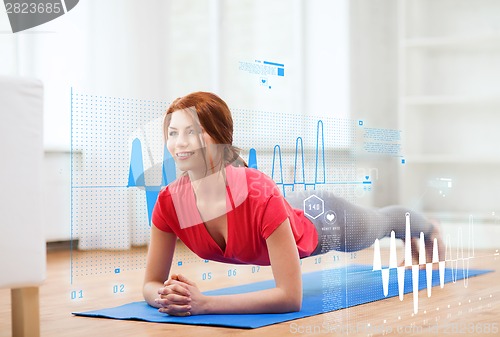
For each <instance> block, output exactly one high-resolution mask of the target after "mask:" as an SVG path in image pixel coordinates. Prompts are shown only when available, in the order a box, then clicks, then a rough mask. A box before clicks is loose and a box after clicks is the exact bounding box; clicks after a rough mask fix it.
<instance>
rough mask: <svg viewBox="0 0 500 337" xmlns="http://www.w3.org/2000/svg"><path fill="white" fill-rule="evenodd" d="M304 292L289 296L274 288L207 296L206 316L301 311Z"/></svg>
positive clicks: (282, 290)
mask: <svg viewBox="0 0 500 337" xmlns="http://www.w3.org/2000/svg"><path fill="white" fill-rule="evenodd" d="M301 306H302V292H300V293H298V294H289V293H287V292H286V291H285V290H284V289H281V288H273V289H266V290H261V291H256V292H251V293H243V294H235V295H220V296H206V299H205V305H204V310H203V311H204V312H203V313H204V314H226V313H232V314H234V313H237V314H251V313H285V312H295V311H299V310H300V308H301Z"/></svg>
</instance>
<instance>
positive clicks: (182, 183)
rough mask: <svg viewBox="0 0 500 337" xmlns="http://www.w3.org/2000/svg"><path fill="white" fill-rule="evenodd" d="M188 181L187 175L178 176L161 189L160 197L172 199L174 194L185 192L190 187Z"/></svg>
mask: <svg viewBox="0 0 500 337" xmlns="http://www.w3.org/2000/svg"><path fill="white" fill-rule="evenodd" d="M188 183H189V178H188V177H187V176H185V175H182V176H180V177H178V178H177V179H175V180H174V181H172V182H171V183H169V184H168V185H167V186H165V187H163V188H162V189H161V190H160V193H159V194H158V199H160V198H161V199H171V198H172V195H175V194H178V193H182V192H185V190H186V188H188V187H190V185H188Z"/></svg>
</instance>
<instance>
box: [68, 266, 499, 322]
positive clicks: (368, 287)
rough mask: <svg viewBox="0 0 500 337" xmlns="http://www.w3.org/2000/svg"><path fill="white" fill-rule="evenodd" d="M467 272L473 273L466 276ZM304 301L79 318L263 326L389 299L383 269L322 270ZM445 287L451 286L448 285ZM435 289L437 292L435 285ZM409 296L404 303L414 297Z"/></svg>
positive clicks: (392, 289)
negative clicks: (273, 310) (229, 310)
mask: <svg viewBox="0 0 500 337" xmlns="http://www.w3.org/2000/svg"><path fill="white" fill-rule="evenodd" d="M488 272H491V270H477V269H470V270H468V271H466V270H461V269H459V270H455V271H454V272H452V270H451V269H448V268H446V269H445V283H448V282H451V281H452V280H453V279H455V280H461V279H463V278H464V277H465V276H468V277H472V276H477V275H481V274H485V273H488ZM419 273H420V275H419V289H420V290H422V289H425V288H426V287H427V282H426V273H425V270H420V272H419ZM467 273H468V274H467ZM302 279H303V288H304V290H303V294H304V295H303V301H302V309H301V310H300V311H299V312H293V313H285V314H237V315H236V314H235V315H227V314H226V315H199V316H188V317H175V316H168V315H166V314H162V313H160V312H158V310H157V309H156V308H153V307H150V306H149V305H148V304H147V303H146V302H144V301H141V302H132V303H128V304H125V305H122V306H119V307H114V308H108V309H101V310H93V311H86V312H74V313H73V314H74V315H76V316H86V317H100V318H113V319H124V320H140V321H148V322H157V323H177V324H192V325H211V326H223V327H233V328H247V329H251V328H259V327H263V326H266V325H271V324H276V323H281V322H286V321H290V320H294V319H298V318H303V317H308V316H313V315H318V314H321V313H325V312H330V311H333V310H338V309H343V308H348V307H352V306H355V305H359V304H364V303H369V302H374V301H378V300H381V299H384V298H386V297H385V296H384V293H383V287H382V275H381V271H372V267H371V266H365V265H350V266H347V267H345V268H339V269H331V270H324V271H317V272H313V273H306V274H303V277H302ZM438 285H439V271H438V270H433V275H432V286H433V287H434V286H438ZM274 286H275V283H274V281H273V280H270V281H263V282H257V283H251V284H246V285H241V286H236V287H230V288H224V289H219V290H213V291H207V292H204V293H205V294H207V295H227V294H236V293H244V292H251V291H257V290H262V289H268V288H272V287H274ZM445 289H446V286H445ZM412 290H413V286H412V274H411V270H410V269H407V270H406V272H405V282H404V293H405V294H406V293H409V292H412ZM433 291H437V289H436V290H434V289H433ZM398 295H399V293H398V281H397V272H396V269H391V270H390V276H389V293H388V296H387V297H394V296H398ZM411 300H412V299H411V298H405V301H411Z"/></svg>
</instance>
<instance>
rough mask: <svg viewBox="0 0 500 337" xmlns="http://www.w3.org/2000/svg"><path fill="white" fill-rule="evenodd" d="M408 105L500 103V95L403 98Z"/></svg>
mask: <svg viewBox="0 0 500 337" xmlns="http://www.w3.org/2000/svg"><path fill="white" fill-rule="evenodd" d="M403 102H404V104H407V105H451V104H485V103H500V93H498V94H488V95H460V96H459V95H433V96H425V95H424V96H406V97H403Z"/></svg>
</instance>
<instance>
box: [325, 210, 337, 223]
mask: <svg viewBox="0 0 500 337" xmlns="http://www.w3.org/2000/svg"><path fill="white" fill-rule="evenodd" d="M325 220H326V222H327V223H328V224H329V225H331V224H333V223H335V221H337V215H336V214H335V212H334V211H327V212H326V213H325Z"/></svg>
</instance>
